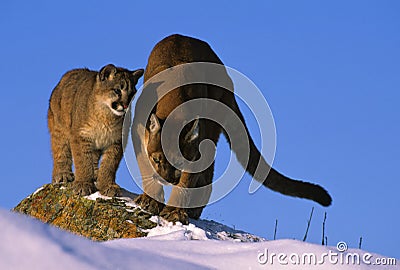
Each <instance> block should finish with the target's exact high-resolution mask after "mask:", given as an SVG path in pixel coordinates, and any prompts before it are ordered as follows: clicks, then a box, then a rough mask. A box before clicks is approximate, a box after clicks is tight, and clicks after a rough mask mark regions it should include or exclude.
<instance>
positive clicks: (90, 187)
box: [72, 181, 96, 196]
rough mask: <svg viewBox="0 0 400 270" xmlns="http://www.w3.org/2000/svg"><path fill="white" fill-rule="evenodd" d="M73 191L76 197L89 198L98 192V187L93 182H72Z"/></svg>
mask: <svg viewBox="0 0 400 270" xmlns="http://www.w3.org/2000/svg"><path fill="white" fill-rule="evenodd" d="M72 190H73V191H74V193H75V195H81V196H87V195H90V194H92V193H94V192H95V191H96V186H95V185H94V184H93V183H92V182H86V181H74V182H72Z"/></svg>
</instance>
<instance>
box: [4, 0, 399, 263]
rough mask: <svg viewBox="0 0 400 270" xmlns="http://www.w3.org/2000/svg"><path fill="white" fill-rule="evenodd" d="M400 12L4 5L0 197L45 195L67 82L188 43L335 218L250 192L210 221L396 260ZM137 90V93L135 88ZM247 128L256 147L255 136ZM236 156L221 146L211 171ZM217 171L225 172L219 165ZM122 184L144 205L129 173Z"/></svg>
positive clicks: (378, 8) (224, 4) (386, 5)
mask: <svg viewBox="0 0 400 270" xmlns="http://www.w3.org/2000/svg"><path fill="white" fill-rule="evenodd" d="M399 12H400V3H399V2H398V1H284V0H283V1H259V2H254V3H252V4H249V3H248V2H245V1H242V2H240V3H239V2H238V3H234V2H232V1H218V2H217V1H200V2H189V1H159V2H157V1H140V2H139V1H138V2H134V1H113V2H110V1H94V0H92V1H75V0H73V1H7V2H4V3H3V4H2V7H1V9H0V36H1V45H0V46H1V50H0V59H1V61H0V78H1V88H2V95H3V96H2V106H0V113H1V121H2V126H3V127H2V129H1V133H0V139H1V142H2V154H1V155H0V161H1V166H2V167H1V168H2V177H1V178H2V180H1V183H2V185H3V186H2V188H1V189H0V206H1V207H3V208H12V207H13V206H15V205H16V204H17V203H18V202H19V201H20V200H21V199H23V198H24V197H26V196H27V195H28V194H30V193H31V192H33V191H34V190H35V189H36V188H37V187H39V186H41V185H42V184H44V183H48V182H50V177H51V170H52V163H51V154H50V144H49V135H48V131H47V124H46V112H47V106H48V99H49V96H50V93H51V91H52V89H53V87H54V86H55V85H56V84H57V82H58V80H59V79H60V77H61V76H62V74H63V73H64V72H66V71H67V70H69V69H72V68H78V67H88V68H91V69H99V68H101V67H102V66H103V65H105V64H107V63H110V62H111V63H115V64H117V65H120V66H124V67H127V68H131V69H134V68H139V67H145V65H146V61H147V57H148V55H149V53H150V51H151V49H152V47H153V46H154V45H155V44H156V43H157V42H158V41H159V40H161V39H162V38H163V37H165V36H167V35H169V34H172V33H181V34H186V35H190V36H194V37H198V38H201V39H203V40H205V41H207V42H208V43H209V44H210V45H211V46H212V48H213V49H214V50H215V51H216V53H217V54H218V55H219V56H220V58H221V59H222V61H223V62H224V63H225V64H226V65H228V66H230V67H232V68H235V69H237V70H238V71H240V72H242V73H244V74H245V75H246V76H248V77H249V78H250V79H251V80H252V81H253V82H254V83H255V84H256V85H257V86H258V88H259V89H261V90H262V92H263V94H264V96H265V97H266V99H267V101H268V103H269V105H270V107H271V110H272V113H273V115H274V118H275V124H276V129H277V151H276V157H275V163H274V167H275V168H276V169H278V170H279V171H281V172H282V173H284V174H286V175H288V176H291V177H294V178H299V179H307V180H309V181H313V182H317V183H319V184H321V185H322V186H324V187H326V188H327V189H328V190H329V192H330V193H331V195H332V196H333V199H334V201H333V205H332V206H331V207H329V208H326V209H325V208H322V207H320V206H318V205H316V204H314V203H312V202H308V201H305V200H301V199H294V198H290V197H285V196H282V195H280V194H277V193H274V192H271V191H269V190H266V189H264V188H260V189H259V190H258V191H257V192H256V194H253V195H249V194H248V192H247V190H248V185H249V183H250V178H249V177H248V176H247V177H245V178H244V179H243V180H242V181H241V183H240V184H239V186H238V187H237V188H236V189H235V190H234V191H233V192H231V193H230V194H229V195H228V196H227V197H225V198H224V199H223V200H221V201H219V202H217V203H214V204H212V205H210V206H208V207H207V208H206V210H205V211H204V212H203V218H207V219H214V220H217V221H220V222H223V223H225V224H227V225H231V226H235V227H236V228H239V229H243V230H247V231H249V232H252V233H255V234H258V235H261V236H264V237H266V238H272V236H273V231H274V224H275V220H276V219H278V231H277V237H278V238H296V239H302V238H303V235H304V232H305V229H306V223H307V219H308V217H309V213H310V211H311V207H312V206H315V211H314V217H313V220H312V223H311V227H310V231H309V236H308V240H309V241H310V242H315V243H318V242H320V241H321V229H322V221H323V215H324V212H325V211H326V212H327V222H326V235H327V237H328V244H330V245H336V243H337V242H338V241H346V242H347V243H348V245H349V246H350V247H357V246H358V241H359V238H360V237H363V245H362V247H363V249H365V250H368V251H372V252H377V253H381V254H385V255H387V256H394V257H397V258H400V251H399V248H398V244H399V243H400V234H399V233H398V228H399V227H400V218H399V214H398V210H397V208H398V207H399V205H400V196H399V195H398V192H399V189H400V181H399V180H400V179H399V178H400V177H399V172H398V168H399V164H400V151H399V150H400V142H399V139H398V138H399V137H400V126H399V121H398V119H399V117H400V110H399V106H398V102H399V100H400V76H399V74H400V50H399V49H400V35H399V32H400V17H399V16H398V14H399ZM140 83H141V82H140ZM245 112H246V113H245V117H246V119H247V120H248V125H249V127H250V130H251V132H252V134H254V136H256V132H257V131H256V130H255V129H256V125H255V123H254V121H252V118H251V115H250V114H249V112H248V111H245ZM228 155H229V150H228V146H227V145H226V143H225V142H224V140H221V144H220V145H219V146H218V156H217V171H219V172H220V171H222V170H223V161H221V160H224V158H225V156H228ZM218 160H220V161H218ZM117 182H118V183H119V184H120V185H122V186H124V187H125V188H127V189H129V190H132V191H135V192H140V190H139V189H138V188H137V187H136V186H135V184H134V182H133V181H132V180H131V179H130V176H129V174H128V171H127V169H126V166H125V164H124V163H122V165H121V168H120V169H119V172H118V179H117Z"/></svg>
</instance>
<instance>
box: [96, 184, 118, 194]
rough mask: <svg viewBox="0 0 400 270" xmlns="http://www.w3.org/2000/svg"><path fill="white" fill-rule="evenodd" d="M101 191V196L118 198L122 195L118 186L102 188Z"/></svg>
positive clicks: (112, 185)
mask: <svg viewBox="0 0 400 270" xmlns="http://www.w3.org/2000/svg"><path fill="white" fill-rule="evenodd" d="M99 191H100V193H101V195H104V196H108V197H118V196H120V195H121V187H120V186H119V185H117V184H110V185H105V186H100V187H99Z"/></svg>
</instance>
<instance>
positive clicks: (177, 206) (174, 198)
mask: <svg viewBox="0 0 400 270" xmlns="http://www.w3.org/2000/svg"><path fill="white" fill-rule="evenodd" d="M197 181H198V174H190V173H187V172H183V173H182V175H181V178H180V180H179V183H178V185H176V186H175V187H173V188H172V192H171V196H170V198H169V200H168V203H167V206H166V207H164V209H163V211H161V213H160V216H161V217H163V218H165V219H166V220H168V221H172V222H178V221H179V222H181V223H182V224H189V216H188V213H187V209H188V208H190V207H191V205H190V201H191V197H192V196H193V194H194V193H193V192H196V190H195V189H194V188H195V187H197Z"/></svg>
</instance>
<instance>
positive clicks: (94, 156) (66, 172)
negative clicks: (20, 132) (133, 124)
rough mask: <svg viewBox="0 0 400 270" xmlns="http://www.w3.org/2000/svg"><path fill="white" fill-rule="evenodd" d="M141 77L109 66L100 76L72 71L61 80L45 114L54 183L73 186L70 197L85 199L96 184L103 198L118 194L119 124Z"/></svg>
mask: <svg viewBox="0 0 400 270" xmlns="http://www.w3.org/2000/svg"><path fill="white" fill-rule="evenodd" d="M142 74H143V69H139V70H136V71H129V70H127V69H124V68H118V67H115V66H114V65H112V64H109V65H107V66H105V67H103V68H102V69H101V70H100V71H99V72H96V71H91V70H88V69H75V70H71V71H69V72H67V73H66V74H65V75H64V76H63V77H62V78H61V80H60V82H59V83H58V85H57V86H56V87H55V88H54V90H53V92H52V94H51V97H50V104H49V109H48V127H49V131H50V136H51V148H52V153H53V162H54V163H53V174H52V183H53V184H59V183H65V182H70V181H74V182H73V188H74V191H75V193H77V194H80V195H88V194H90V193H93V192H94V191H95V190H96V186H95V181H96V180H97V181H96V185H97V188H98V190H100V192H101V193H102V194H104V195H108V196H115V195H117V194H118V192H119V186H118V185H117V184H116V183H115V174H116V171H117V168H118V165H119V162H120V161H121V158H122V154H123V148H122V142H121V140H122V139H121V136H122V123H123V118H124V114H125V110H126V108H127V106H128V105H129V102H130V101H131V99H132V98H133V96H134V95H135V94H136V88H135V85H136V83H137V81H138V79H139V78H140V77H141V76H142ZM100 158H102V161H101V165H100V168H99V167H98V164H99V160H100ZM72 162H73V163H74V166H75V175H74V174H73V173H72ZM74 179H75V180H74Z"/></svg>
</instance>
